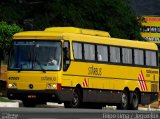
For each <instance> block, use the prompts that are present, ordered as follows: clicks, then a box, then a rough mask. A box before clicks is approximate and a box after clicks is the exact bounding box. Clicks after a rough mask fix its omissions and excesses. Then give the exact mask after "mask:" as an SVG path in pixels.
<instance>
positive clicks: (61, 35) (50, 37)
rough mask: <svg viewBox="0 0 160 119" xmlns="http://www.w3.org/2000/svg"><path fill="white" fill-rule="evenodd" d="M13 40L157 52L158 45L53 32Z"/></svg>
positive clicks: (21, 35) (18, 35) (19, 35)
mask: <svg viewBox="0 0 160 119" xmlns="http://www.w3.org/2000/svg"><path fill="white" fill-rule="evenodd" d="M13 39H16V40H24V39H27V40H33V39H35V40H36V39H37V40H54V39H55V40H58V39H59V40H60V39H66V40H71V41H82V42H88V43H96V44H109V45H115V46H124V47H135V48H144V49H150V50H157V49H158V48H157V45H156V44H155V43H150V42H141V41H135V40H134V41H133V40H125V39H118V38H110V37H99V36H92V35H84V34H77V33H58V32H53V31H25V32H19V33H16V34H15V35H14V36H13Z"/></svg>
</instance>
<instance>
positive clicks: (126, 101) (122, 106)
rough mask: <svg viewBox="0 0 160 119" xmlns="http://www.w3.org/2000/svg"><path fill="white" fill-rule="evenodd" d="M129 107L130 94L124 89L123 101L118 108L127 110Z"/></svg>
mask: <svg viewBox="0 0 160 119" xmlns="http://www.w3.org/2000/svg"><path fill="white" fill-rule="evenodd" d="M128 108H129V95H128V92H127V91H125V90H124V91H123V92H122V95H121V103H120V104H119V105H118V109H122V110H127V109H128Z"/></svg>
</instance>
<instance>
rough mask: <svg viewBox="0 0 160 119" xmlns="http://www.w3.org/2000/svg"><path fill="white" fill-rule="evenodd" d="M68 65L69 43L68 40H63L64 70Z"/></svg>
mask: <svg viewBox="0 0 160 119" xmlns="http://www.w3.org/2000/svg"><path fill="white" fill-rule="evenodd" d="M69 65H70V45H69V41H65V42H64V47H63V70H64V71H66V70H67V69H68V67H69Z"/></svg>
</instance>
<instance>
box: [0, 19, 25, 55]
mask: <svg viewBox="0 0 160 119" xmlns="http://www.w3.org/2000/svg"><path fill="white" fill-rule="evenodd" d="M22 30H23V29H22V28H20V27H19V26H17V25H16V24H8V23H6V22H4V21H1V22H0V49H1V53H2V52H8V50H9V46H10V44H11V39H12V36H13V34H14V33H16V32H19V31H22Z"/></svg>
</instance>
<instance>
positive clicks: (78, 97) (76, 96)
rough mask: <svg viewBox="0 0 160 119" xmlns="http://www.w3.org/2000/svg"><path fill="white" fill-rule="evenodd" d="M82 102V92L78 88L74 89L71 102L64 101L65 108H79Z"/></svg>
mask: <svg viewBox="0 0 160 119" xmlns="http://www.w3.org/2000/svg"><path fill="white" fill-rule="evenodd" d="M81 103H82V94H81V92H80V90H79V89H78V88H75V89H74V91H73V99H72V101H69V102H64V106H65V108H79V107H80V106H81Z"/></svg>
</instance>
